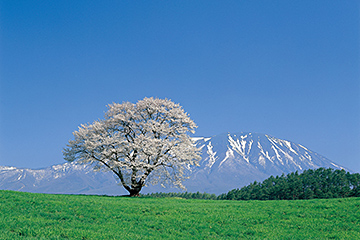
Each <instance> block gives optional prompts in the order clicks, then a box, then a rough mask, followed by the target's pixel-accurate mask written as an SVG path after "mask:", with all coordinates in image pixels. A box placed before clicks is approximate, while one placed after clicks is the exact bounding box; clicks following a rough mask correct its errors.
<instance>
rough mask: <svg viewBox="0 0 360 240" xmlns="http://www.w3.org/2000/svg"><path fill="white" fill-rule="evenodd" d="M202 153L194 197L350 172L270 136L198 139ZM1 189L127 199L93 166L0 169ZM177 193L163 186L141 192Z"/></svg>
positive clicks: (192, 170)
mask: <svg viewBox="0 0 360 240" xmlns="http://www.w3.org/2000/svg"><path fill="white" fill-rule="evenodd" d="M193 140H194V143H195V144H196V145H197V146H198V147H199V148H201V150H202V159H201V160H200V162H199V163H200V166H199V167H197V166H192V167H189V168H188V174H189V175H190V176H191V178H190V179H188V180H186V181H184V185H185V186H186V187H187V190H188V191H190V192H197V191H199V192H207V193H215V194H221V193H224V192H227V191H229V190H231V189H234V188H240V187H242V186H245V185H248V184H249V183H251V182H254V181H262V180H264V179H266V178H268V177H269V176H271V175H273V176H276V175H281V174H283V173H284V174H287V173H290V172H295V171H299V172H301V171H303V170H305V169H310V168H311V169H316V168H320V167H324V168H329V167H331V168H334V169H345V170H347V171H349V170H348V169H346V168H344V167H342V166H340V165H338V164H336V163H334V162H332V161H330V160H329V159H327V158H325V157H323V156H321V155H320V154H318V153H316V152H314V151H312V150H309V149H308V148H306V147H305V146H303V145H300V144H296V143H293V142H291V141H288V140H282V139H279V138H275V137H272V136H270V135H267V134H260V133H251V132H239V133H234V134H231V133H227V134H226V133H225V134H220V135H216V136H212V137H194V138H193ZM0 189H8V190H17V191H28V192H42V193H66V194H100V195H103V194H106V195H122V194H127V192H126V191H125V190H124V189H123V187H122V186H118V184H117V180H116V179H115V177H114V175H113V174H112V173H110V172H95V171H93V169H92V167H91V166H89V165H79V164H76V163H74V162H73V163H68V162H65V163H63V164H56V165H52V166H50V167H47V168H41V169H27V168H15V167H11V166H9V167H6V166H0ZM156 191H157V192H160V191H162V192H170V191H179V190H178V189H174V188H162V187H160V186H148V187H144V188H143V190H142V192H143V193H149V192H156Z"/></svg>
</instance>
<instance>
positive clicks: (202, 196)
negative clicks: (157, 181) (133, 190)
mask: <svg viewBox="0 0 360 240" xmlns="http://www.w3.org/2000/svg"><path fill="white" fill-rule="evenodd" d="M141 197H149V198H165V197H175V198H176V197H177V198H185V199H208V200H216V199H217V196H216V195H215V194H209V193H200V192H196V193H190V192H177V193H176V192H175V193H174V192H171V193H163V192H156V193H148V194H145V195H144V194H141Z"/></svg>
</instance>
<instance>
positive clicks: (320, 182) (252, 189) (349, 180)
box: [218, 168, 360, 200]
mask: <svg viewBox="0 0 360 240" xmlns="http://www.w3.org/2000/svg"><path fill="white" fill-rule="evenodd" d="M344 197H360V174H359V173H354V174H351V173H349V172H346V171H345V170H334V169H331V168H328V169H325V168H318V169H316V170H313V169H309V170H305V171H304V172H303V173H301V174H299V173H298V172H297V171H296V172H293V173H290V174H287V175H286V176H285V175H284V174H282V175H281V176H276V177H273V176H271V177H269V178H268V179H266V180H264V181H263V182H262V183H259V182H256V181H255V182H254V183H251V184H250V185H248V186H245V187H243V188H241V189H233V190H231V191H229V192H228V193H225V194H221V195H219V196H218V199H221V200H225V199H227V200H294V199H313V198H344Z"/></svg>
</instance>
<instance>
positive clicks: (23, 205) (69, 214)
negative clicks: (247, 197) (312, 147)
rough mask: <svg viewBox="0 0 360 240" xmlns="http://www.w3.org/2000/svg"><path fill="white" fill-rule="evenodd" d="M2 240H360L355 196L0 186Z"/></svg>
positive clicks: (359, 206) (359, 215) (359, 209)
mask: <svg viewBox="0 0 360 240" xmlns="http://www.w3.org/2000/svg"><path fill="white" fill-rule="evenodd" d="M0 211H1V215H0V239H360V198H342V199H322V200H319V199H318V200H295V201H289V200H282V201H226V200H221V201H220V200H195V199H179V198H141V197H140V198H126V197H107V196H83V195H52V194H34V193H23V192H14V191H0Z"/></svg>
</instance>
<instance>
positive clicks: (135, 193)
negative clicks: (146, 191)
mask: <svg viewBox="0 0 360 240" xmlns="http://www.w3.org/2000/svg"><path fill="white" fill-rule="evenodd" d="M140 190H141V188H134V189H130V191H129V193H130V195H129V196H130V197H139V196H140Z"/></svg>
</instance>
